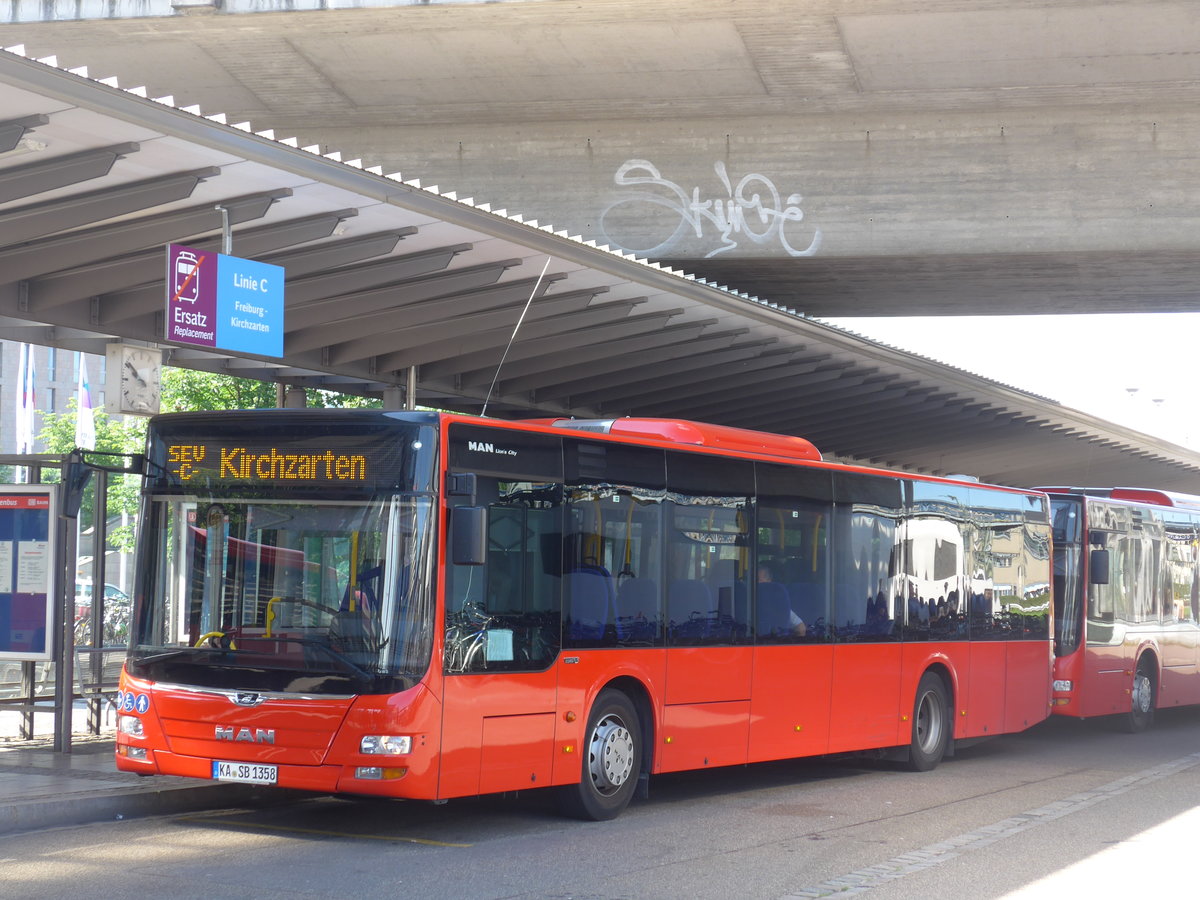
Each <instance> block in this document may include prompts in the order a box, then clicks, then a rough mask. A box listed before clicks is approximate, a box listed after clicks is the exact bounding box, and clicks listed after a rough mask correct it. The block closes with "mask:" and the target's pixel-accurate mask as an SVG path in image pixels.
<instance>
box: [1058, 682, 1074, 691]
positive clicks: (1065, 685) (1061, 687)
mask: <svg viewBox="0 0 1200 900" xmlns="http://www.w3.org/2000/svg"><path fill="white" fill-rule="evenodd" d="M1053 688H1054V690H1056V691H1063V692H1066V691H1071V690H1074V688H1075V683H1074V682H1072V681H1057V680H1056V681H1055V682H1054V684H1053Z"/></svg>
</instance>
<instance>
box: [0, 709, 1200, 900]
mask: <svg viewBox="0 0 1200 900" xmlns="http://www.w3.org/2000/svg"><path fill="white" fill-rule="evenodd" d="M1198 842H1200V711H1197V710H1183V711H1172V712H1170V713H1160V715H1159V722H1158V724H1157V725H1156V727H1155V729H1154V730H1153V731H1151V732H1149V733H1146V734H1142V735H1125V734H1120V733H1118V732H1116V731H1115V730H1114V729H1113V728H1112V727H1111V726H1110V725H1108V724H1107V723H1105V722H1099V721H1097V722H1084V723H1080V722H1072V721H1061V720H1054V721H1051V722H1048V723H1045V724H1043V725H1040V726H1038V727H1036V728H1034V729H1032V730H1030V731H1028V732H1026V733H1024V734H1021V735H1013V736H1006V737H1001V738H996V739H993V740H991V741H989V742H986V743H984V744H980V745H977V746H975V747H972V748H969V749H967V750H965V751H962V752H960V753H959V755H958V756H956V757H955V758H954V759H952V760H948V761H946V762H945V763H943V764H942V766H941V767H939V768H938V769H937V770H936V771H934V772H931V773H925V774H915V773H909V772H905V771H902V770H900V769H898V768H896V767H895V766H893V765H891V764H887V763H882V762H868V761H863V760H850V759H836V760H808V761H796V762H787V763H777V764H768V765H760V766H753V767H747V768H738V769H720V770H712V771H707V772H695V773H688V774H685V775H675V776H664V777H659V778H656V779H653V780H652V782H651V797H650V799H649V800H648V801H635V803H634V805H633V806H632V807H630V809H629V810H627V811H626V813H625V814H624V815H623V816H621V817H620V818H618V819H617V820H615V821H613V822H605V823H584V822H576V821H572V820H566V819H562V818H560V817H559V816H558V815H557V813H556V811H555V808H554V805H553V803H552V802H551V799H550V798H549V797H548V796H546V795H545V794H543V793H538V792H531V793H527V794H523V795H521V796H519V797H491V798H486V799H476V800H463V801H453V802H451V803H448V804H445V805H442V806H433V805H429V804H423V803H394V802H380V801H361V800H353V801H350V800H342V799H336V798H328V797H321V798H313V799H311V800H304V801H299V802H295V803H290V804H286V805H283V806H272V807H269V808H266V807H264V808H262V809H231V810H222V811H217V812H205V813H197V814H189V815H179V816H170V817H163V818H159V819H146V820H139V821H121V822H107V823H101V824H96V825H91V826H86V827H82V826H81V827H78V828H64V829H56V830H48V831H41V832H34V833H28V834H23V835H13V836H10V837H7V838H6V839H5V841H4V843H3V844H2V845H0V895H3V896H5V897H14V898H18V897H19V898H30V900H32V898H56V900H57V898H63V897H84V896H97V897H105V898H137V900H147V898H156V897H172V898H174V897H195V898H203V900H217V898H234V897H237V898H242V897H253V898H262V900H272V898H294V897H322V898H323V897H337V898H347V897H380V896H383V897H422V898H429V897H448V898H451V897H452V898H501V897H506V898H507V897H513V898H652V897H689V898H691V897H713V898H729V897H755V898H757V897H762V898H790V897H820V896H867V897H869V898H870V900H894V898H914V900H915V898H921V900H936V898H955V900H962V898H1006V897H1018V898H1043V897H1045V898H1049V897H1051V896H1053V897H1055V898H1061V897H1063V896H1064V895H1068V896H1087V897H1090V898H1105V897H1118V896H1119V897H1129V896H1134V895H1135V892H1136V893H1137V894H1140V893H1141V892H1143V891H1146V890H1147V889H1149V890H1151V891H1169V892H1170V895H1171V896H1191V895H1192V892H1193V891H1194V887H1190V886H1188V885H1190V884H1191V879H1190V873H1191V870H1192V869H1193V868H1194V866H1195V861H1194V854H1195V850H1194V847H1195V846H1196V844H1197V843H1198Z"/></svg>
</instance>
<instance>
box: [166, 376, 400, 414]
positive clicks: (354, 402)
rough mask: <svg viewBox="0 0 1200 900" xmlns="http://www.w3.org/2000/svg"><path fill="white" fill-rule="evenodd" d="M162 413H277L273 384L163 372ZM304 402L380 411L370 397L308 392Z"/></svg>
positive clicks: (330, 392) (313, 405)
mask: <svg viewBox="0 0 1200 900" xmlns="http://www.w3.org/2000/svg"><path fill="white" fill-rule="evenodd" d="M162 387H163V390H162V411H163V412H198V411H200V410H225V409H274V408H275V407H276V405H277V398H276V393H275V391H276V388H275V384H274V383H273V382H268V381H256V380H254V379H252V378H237V377H236V376H233V375H224V374H219V373H216V372H200V371H196V370H193V369H176V368H172V367H169V366H168V367H167V368H165V369H163V384H162ZM304 393H305V399H306V402H307V404H308V406H310V407H316V408H355V409H360V408H372V409H375V408H378V407H379V406H380V405H381V404H380V401H378V400H375V399H372V398H370V397H358V396H355V395H353V394H341V393H337V392H336V391H326V390H321V389H318V388H306V389H305V392H304Z"/></svg>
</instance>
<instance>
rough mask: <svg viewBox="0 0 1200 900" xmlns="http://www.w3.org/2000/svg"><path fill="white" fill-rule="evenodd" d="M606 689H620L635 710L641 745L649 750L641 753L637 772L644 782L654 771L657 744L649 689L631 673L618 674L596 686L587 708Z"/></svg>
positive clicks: (652, 704) (589, 707)
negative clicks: (640, 766) (640, 767)
mask: <svg viewBox="0 0 1200 900" xmlns="http://www.w3.org/2000/svg"><path fill="white" fill-rule="evenodd" d="M606 690H614V691H620V692H621V693H622V694H624V695H625V696H626V697H628V698H629V700H630V702H632V703H633V708H634V710H635V711H636V712H637V717H638V725H639V726H640V727H641V729H642V746H643V747H644V748H645V749H646V750H647V751H649V752H643V753H642V771H641V772H640V773H638V774H639V775H640V776H641V777H642V779H643V783H644V779H645V777H646V776H648V775H649V774H650V773H651V772H653V771H654V751H655V748H656V747H657V745H658V742H657V741H656V740H655V737H654V735H655V734H656V733H657V732H656V721H655V716H654V703H653V702H652V701H651V699H650V691H649V689H648V688H647V687H646V685H645V683H644V682H643V681H641V680H640V679H638V678H635V677H634V676H632V675H618V676H617V677H615V678H611V679H609V680H608V681H606V682H605V683H604V684H602V685H599V686H598V687H597V689H596V691H595V693H594V694H593V695H592V698H591V702H590V703H589V705H588V709H589V710H590V709H591V706H592V704H594V703H595V702H596V699H597V698H598V697H599V696H600V695H601V694H602V693H604V691H606ZM589 714H590V713H589Z"/></svg>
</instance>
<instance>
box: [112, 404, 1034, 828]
mask: <svg viewBox="0 0 1200 900" xmlns="http://www.w3.org/2000/svg"><path fill="white" fill-rule="evenodd" d="M147 451H148V459H147V471H148V474H147V476H146V478H145V479H144V497H143V504H144V508H143V522H144V524H143V527H142V529H141V532H142V533H141V536H140V538H139V540H140V543H139V547H138V555H137V559H138V563H137V570H138V573H137V581H136V584H135V594H136V613H135V623H134V628H133V632H134V633H133V635H132V639H131V646H130V651H129V657H128V660H127V662H126V667H125V673H124V675H123V677H122V682H121V691H122V693H121V701H122V703H121V706H122V712H121V715H120V718H119V726H118V736H117V765H118V768H120V769H122V770H125V771H132V772H140V773H144V774H155V773H162V774H174V775H186V776H192V777H200V778H212V779H218V780H223V781H234V782H249V783H255V784H273V785H280V786H284V787H290V788H301V789H307V790H312V791H319V792H338V793H354V794H374V795H381V796H388V797H403V798H417V799H427V800H441V799H445V798H451V797H466V796H473V795H478V794H485V793H492V792H501V791H517V790H521V789H530V788H540V787H553V788H555V789H556V790H557V792H558V794H559V796H560V798H561V802H562V806H563V808H564V810H565V811H566V812H568V813H569V814H572V815H576V816H580V817H583V818H592V819H606V818H611V817H613V816H616V815H617V814H619V813H620V811H621V810H622V809H624V808H625V806H626V804H628V802H629V801H630V799H631V797H632V796H633V795H634V794H638V795H641V796H644V795H645V794H646V791H647V789H648V779H649V776H650V775H652V774H656V773H662V772H675V771H680V770H685V769H702V768H710V767H711V768H716V767H719V766H730V765H740V764H744V763H751V762H756V761H762V760H773V759H783V758H791V757H801V756H811V755H817V754H829V753H844V752H855V751H875V752H878V753H879V754H880V755H883V756H884V757H886V758H893V759H896V760H901V761H903V762H905V763H906V764H907V765H908V766H910V767H911V768H912V769H915V770H927V769H932V768H933V767H934V766H936V765H937V764H938V763H939V762H940V761H941V759H942V758H943V757H944V756H946V755H948V754H951V753H952V752H953V751H954V748H955V746H956V742H957V743H958V745H959V746H961V744H962V742H964V741H969V740H971V739H975V738H982V737H986V736H990V735H996V734H1001V733H1005V732H1014V731H1019V730H1021V729H1024V728H1027V727H1029V726H1031V725H1033V724H1034V723H1037V722H1040V721H1042V720H1043V719H1045V718H1046V717H1047V716H1048V715H1049V708H1050V676H1051V666H1052V664H1053V656H1052V644H1051V628H1052V625H1051V623H1052V610H1051V601H1050V581H1051V549H1050V520H1049V506H1048V503H1047V499H1046V496H1045V495H1044V494H1040V493H1034V492H1026V491H1020V490H1013V489H1008V488H1000V487H990V486H986V485H982V484H979V483H975V482H970V481H968V480H949V479H937V478H926V477H922V476H915V475H905V474H898V473H890V472H884V471H879V470H872V469H866V468H857V467H850V466H845V465H839V464H834V463H829V462H824V461H822V459H821V456H820V454H819V453H818V452H817V450H816V449H815V448H814V447H813V446H812V445H811V444H810V443H809V442H808V441H806V440H804V439H802V438H797V437H784V436H779V435H772V434H764V433H759V432H752V431H745V430H741V429H734V428H727V427H719V426H710V425H700V424H696V423H691V422H683V421H675V420H650V419H616V420H613V421H586V422H585V421H575V420H538V421H532V422H501V421H496V420H485V419H478V418H471V417H467V416H461V415H445V414H438V413H424V412H407V413H392V412H377V411H364V410H338V411H324V410H322V411H317V410H306V411H289V410H280V411H254V412H246V413H216V414H212V413H205V414H176V415H166V416H159V417H156V418H154V419H152V420H151V423H150V432H149V438H148V447H147Z"/></svg>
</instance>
